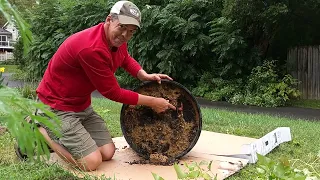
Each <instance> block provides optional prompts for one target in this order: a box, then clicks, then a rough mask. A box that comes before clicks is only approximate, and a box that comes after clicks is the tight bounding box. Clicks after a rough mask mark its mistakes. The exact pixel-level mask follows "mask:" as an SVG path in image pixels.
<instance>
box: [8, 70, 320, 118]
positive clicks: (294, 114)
mask: <svg viewBox="0 0 320 180" xmlns="http://www.w3.org/2000/svg"><path fill="white" fill-rule="evenodd" d="M10 75H11V74H10V73H3V77H4V79H5V80H4V81H5V83H8V85H7V86H9V87H22V86H23V84H24V83H23V82H20V81H11V80H10V78H9V77H10ZM92 97H97V98H103V96H102V95H101V94H100V93H99V92H97V91H94V92H93V93H92ZM196 99H197V101H198V103H199V105H200V106H201V107H203V108H212V109H226V110H230V111H238V112H246V113H253V114H257V113H264V114H269V115H274V116H279V117H288V118H293V119H304V120H317V121H320V109H319V110H318V109H309V108H297V107H277V108H264V107H257V106H245V105H233V104H230V103H227V102H212V101H208V100H206V99H203V98H196Z"/></svg>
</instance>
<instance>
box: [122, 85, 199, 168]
mask: <svg viewBox="0 0 320 180" xmlns="http://www.w3.org/2000/svg"><path fill="white" fill-rule="evenodd" d="M136 91H137V92H138V93H140V94H144V95H150V96H154V97H163V98H165V99H167V100H169V102H170V103H171V104H173V105H174V106H176V107H177V110H167V111H166V112H164V113H159V114H158V113H156V112H155V111H153V110H152V109H151V108H149V107H145V106H124V108H123V110H122V115H123V117H122V118H121V120H122V121H121V123H122V124H121V125H122V130H123V131H124V132H123V133H124V135H125V137H126V140H127V141H128V143H129V144H130V146H131V147H132V148H133V149H134V150H135V151H136V152H138V154H139V155H141V156H142V157H144V159H145V160H142V161H135V162H131V164H132V163H133V164H137V163H139V164H146V163H150V164H159V165H170V164H172V163H173V162H174V161H175V160H176V159H177V158H179V157H181V156H183V155H185V154H186V153H187V151H189V150H190V149H191V148H192V147H193V146H194V145H195V141H197V139H198V136H199V131H201V122H200V121H201V118H200V110H199V108H198V105H197V104H196V101H194V100H193V99H192V96H191V95H190V94H189V93H188V92H187V91H186V90H184V89H183V88H181V87H179V86H177V85H176V84H172V83H168V82H162V84H161V85H159V84H156V83H151V84H148V85H145V86H143V87H141V88H140V89H138V90H136Z"/></svg>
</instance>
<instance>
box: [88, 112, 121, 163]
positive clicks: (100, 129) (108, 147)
mask: <svg viewBox="0 0 320 180" xmlns="http://www.w3.org/2000/svg"><path fill="white" fill-rule="evenodd" d="M87 113H88V114H89V116H88V117H87V118H86V119H85V120H84V121H82V124H83V126H84V127H85V128H86V130H87V131H88V132H89V133H90V136H91V137H92V139H93V140H94V141H95V142H96V144H97V146H98V147H99V150H100V153H101V156H102V160H103V161H108V160H111V159H112V157H113V155H114V153H115V145H114V143H113V141H112V138H111V135H110V133H109V131H108V128H107V126H106V122H105V121H104V120H103V119H102V117H101V116H100V115H98V114H97V113H96V112H95V111H94V110H93V109H92V107H89V108H88V109H87Z"/></svg>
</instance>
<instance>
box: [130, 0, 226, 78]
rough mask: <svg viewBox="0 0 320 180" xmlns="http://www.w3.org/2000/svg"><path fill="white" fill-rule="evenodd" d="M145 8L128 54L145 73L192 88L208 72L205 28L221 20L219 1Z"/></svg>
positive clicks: (209, 58)
mask: <svg viewBox="0 0 320 180" xmlns="http://www.w3.org/2000/svg"><path fill="white" fill-rule="evenodd" d="M160 4H161V6H159V5H151V6H146V7H144V8H143V9H142V14H143V20H142V21H143V28H142V29H141V31H140V33H138V34H137V35H136V36H134V37H133V39H132V41H131V42H130V51H131V52H132V54H133V56H134V57H135V58H136V59H137V60H139V62H140V63H141V64H142V65H143V67H144V68H145V69H146V71H147V72H160V73H166V74H169V75H170V76H172V77H173V78H174V79H175V80H177V81H179V82H180V83H184V84H195V83H194V82H195V81H197V80H198V76H199V75H200V74H202V73H203V72H205V71H209V70H211V64H212V62H213V59H214V58H215V54H214V53H213V52H212V51H211V49H212V47H211V45H210V39H211V38H210V37H209V30H210V26H209V25H208V23H209V22H211V21H212V20H213V19H214V18H216V17H220V16H221V10H222V2H221V1H207V0H205V1H203V0H194V1H190V0H182V1H169V2H168V3H167V4H165V3H163V4H162V3H160Z"/></svg>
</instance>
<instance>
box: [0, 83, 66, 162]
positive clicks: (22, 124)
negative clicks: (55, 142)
mask: <svg viewBox="0 0 320 180" xmlns="http://www.w3.org/2000/svg"><path fill="white" fill-rule="evenodd" d="M0 94H1V96H0V112H2V113H4V114H5V117H4V118H2V121H3V122H4V123H5V124H6V126H7V128H8V129H9V131H10V133H11V134H12V135H13V137H15V138H16V140H17V141H18V142H19V146H20V147H21V150H22V151H23V152H26V153H27V154H28V156H29V157H32V156H33V155H34V150H35V149H36V150H37V152H38V154H37V155H38V159H39V158H40V156H39V155H40V154H46V155H49V150H48V147H47V145H46V141H45V139H44V137H43V136H42V134H41V133H40V131H39V130H38V128H37V125H36V123H29V122H27V121H26V120H25V117H26V116H30V117H31V119H32V120H34V121H37V122H40V123H42V124H44V125H45V126H47V127H49V128H50V129H52V130H53V132H54V133H55V134H57V135H58V136H59V135H60V133H59V132H58V131H57V130H56V129H57V127H58V126H59V119H57V117H56V115H55V114H54V113H52V112H51V111H49V110H48V109H47V106H45V105H44V104H42V103H37V102H34V101H32V100H28V99H25V98H23V97H21V96H20V94H18V93H17V92H15V91H14V90H13V89H11V88H7V87H3V88H0ZM35 109H41V110H42V111H43V112H45V113H46V114H47V115H48V117H49V118H52V119H53V120H54V122H53V123H52V122H50V121H48V120H47V119H48V118H47V117H42V116H36V115H33V114H34V111H35Z"/></svg>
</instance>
